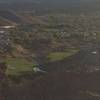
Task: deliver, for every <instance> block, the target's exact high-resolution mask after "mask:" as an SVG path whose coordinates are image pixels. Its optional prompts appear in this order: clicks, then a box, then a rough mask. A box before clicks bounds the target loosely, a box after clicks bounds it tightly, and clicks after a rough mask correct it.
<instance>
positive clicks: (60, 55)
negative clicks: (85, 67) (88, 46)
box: [47, 50, 79, 62]
mask: <svg viewBox="0 0 100 100" xmlns="http://www.w3.org/2000/svg"><path fill="white" fill-rule="evenodd" d="M78 51H79V50H69V51H64V52H52V53H50V54H49V55H48V57H47V58H48V59H49V61H50V62H54V61H60V60H63V59H65V58H66V57H69V56H72V55H74V54H75V53H77V52H78Z"/></svg>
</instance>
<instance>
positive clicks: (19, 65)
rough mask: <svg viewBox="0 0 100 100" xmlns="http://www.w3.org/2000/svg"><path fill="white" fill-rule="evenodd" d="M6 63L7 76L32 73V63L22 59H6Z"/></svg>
mask: <svg viewBox="0 0 100 100" xmlns="http://www.w3.org/2000/svg"><path fill="white" fill-rule="evenodd" d="M6 63H7V65H8V68H7V74H8V75H19V74H21V72H27V71H32V68H33V62H29V61H27V60H26V59H22V58H8V59H7V60H6Z"/></svg>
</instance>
